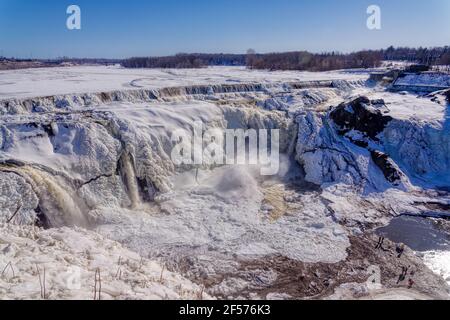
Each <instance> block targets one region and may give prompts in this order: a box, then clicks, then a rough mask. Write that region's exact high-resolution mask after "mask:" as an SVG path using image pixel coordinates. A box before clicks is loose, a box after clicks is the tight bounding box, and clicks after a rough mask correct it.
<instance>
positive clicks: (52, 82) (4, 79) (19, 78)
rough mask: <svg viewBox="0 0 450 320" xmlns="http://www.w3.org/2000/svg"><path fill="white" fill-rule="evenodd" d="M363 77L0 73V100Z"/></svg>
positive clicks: (232, 72)
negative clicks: (138, 89) (191, 86)
mask: <svg viewBox="0 0 450 320" xmlns="http://www.w3.org/2000/svg"><path fill="white" fill-rule="evenodd" d="M364 78H366V75H361V76H357V75H356V76H355V75H349V74H346V73H337V72H327V73H320V74H318V73H314V72H293V71H277V72H268V71H256V70H247V69H246V68H244V67H211V68H204V69H177V70H166V69H162V70H161V69H125V68H121V67H118V66H110V67H103V66H79V67H70V68H68V67H64V68H42V69H24V70H8V71H0V100H1V99H10V98H34V97H45V96H53V95H61V94H70V93H92V92H104V91H117V90H127V89H137V88H142V89H158V88H167V87H178V86H190V85H214V84H236V83H237V84H239V83H252V82H255V83H264V84H270V83H280V82H293V81H294V82H295V81H314V80H336V79H342V80H350V79H352V80H355V79H364Z"/></svg>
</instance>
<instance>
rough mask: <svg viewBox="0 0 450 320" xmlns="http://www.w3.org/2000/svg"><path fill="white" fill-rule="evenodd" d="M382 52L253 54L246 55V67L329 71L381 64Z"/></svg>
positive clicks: (371, 66) (372, 66)
mask: <svg viewBox="0 0 450 320" xmlns="http://www.w3.org/2000/svg"><path fill="white" fill-rule="evenodd" d="M382 60H383V52H382V51H381V50H380V51H370V50H367V51H359V52H355V53H349V54H342V53H336V52H331V53H322V54H313V53H310V52H307V51H298V52H285V53H269V54H262V55H261V54H253V53H250V54H248V56H247V67H248V68H251V69H268V70H302V71H329V70H339V69H353V68H374V67H378V66H380V65H381V62H382Z"/></svg>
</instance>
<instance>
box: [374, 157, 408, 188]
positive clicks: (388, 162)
mask: <svg viewBox="0 0 450 320" xmlns="http://www.w3.org/2000/svg"><path fill="white" fill-rule="evenodd" d="M370 154H371V156H372V160H373V162H375V164H376V165H377V166H378V168H380V169H381V171H383V174H384V176H385V177H386V179H387V180H388V181H389V182H391V183H394V184H395V183H400V182H401V178H402V176H403V173H402V172H401V171H400V169H399V168H398V166H397V165H396V164H395V162H394V161H393V160H392V159H391V158H389V156H388V155H386V154H384V153H382V152H380V151H371V153H370Z"/></svg>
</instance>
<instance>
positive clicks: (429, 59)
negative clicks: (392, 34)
mask: <svg viewBox="0 0 450 320" xmlns="http://www.w3.org/2000/svg"><path fill="white" fill-rule="evenodd" d="M383 59H384V60H398V61H410V62H415V63H420V64H423V65H427V66H433V65H450V47H449V46H445V47H435V48H422V47H420V48H407V47H398V48H394V47H393V46H391V47H389V48H387V49H386V50H384V52H383Z"/></svg>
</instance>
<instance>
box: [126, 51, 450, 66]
mask: <svg viewBox="0 0 450 320" xmlns="http://www.w3.org/2000/svg"><path fill="white" fill-rule="evenodd" d="M383 60H392V61H393V60H402V61H411V62H415V63H418V64H424V65H450V47H448V46H446V47H438V48H402V47H398V48H395V47H389V48H387V49H385V50H365V51H359V52H353V53H347V54H343V53H339V52H329V53H310V52H307V51H298V52H285V53H268V54H258V53H256V52H255V51H254V50H251V49H250V50H248V52H247V54H183V53H181V54H177V55H175V56H167V57H136V58H130V59H126V60H123V61H122V65H123V66H124V67H126V68H201V67H207V66H247V67H248V68H250V69H267V70H302V71H329V70H338V69H351V68H373V67H378V66H380V65H381V62H382V61H383Z"/></svg>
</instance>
